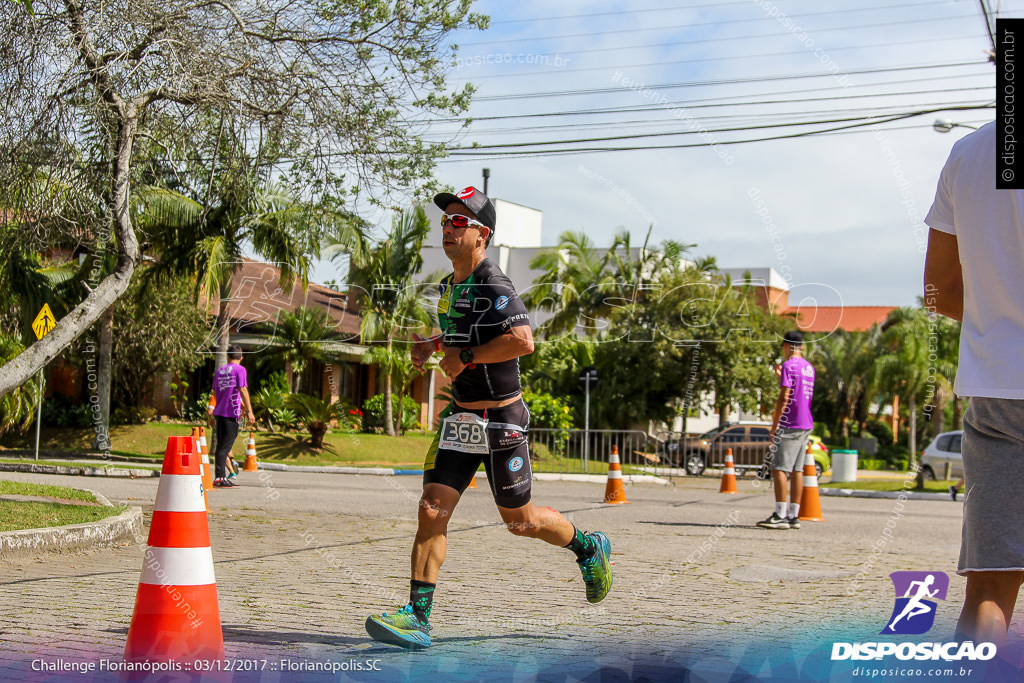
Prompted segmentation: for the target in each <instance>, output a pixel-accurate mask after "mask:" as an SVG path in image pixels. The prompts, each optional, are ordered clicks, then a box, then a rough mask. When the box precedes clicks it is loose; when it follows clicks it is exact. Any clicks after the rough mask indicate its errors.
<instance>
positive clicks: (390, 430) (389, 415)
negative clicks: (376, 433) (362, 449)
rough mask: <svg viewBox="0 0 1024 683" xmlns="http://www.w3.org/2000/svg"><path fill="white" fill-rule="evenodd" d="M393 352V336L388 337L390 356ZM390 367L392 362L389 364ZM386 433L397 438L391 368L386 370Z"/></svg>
mask: <svg viewBox="0 0 1024 683" xmlns="http://www.w3.org/2000/svg"><path fill="white" fill-rule="evenodd" d="M391 353H392V350H391V336H390V335H388V355H390V354H391ZM388 364H389V365H390V362H389V363H388ZM384 433H385V434H387V435H388V436H395V417H394V410H392V408H391V368H390V367H387V368H384Z"/></svg>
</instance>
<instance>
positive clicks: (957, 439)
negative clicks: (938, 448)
mask: <svg viewBox="0 0 1024 683" xmlns="http://www.w3.org/2000/svg"><path fill="white" fill-rule="evenodd" d="M961 441H962V438H961V435H960V434H954V435H953V436H952V437H951V441H950V442H949V448H948V449H947V450H949V451H952V452H953V453H959V452H960V445H961Z"/></svg>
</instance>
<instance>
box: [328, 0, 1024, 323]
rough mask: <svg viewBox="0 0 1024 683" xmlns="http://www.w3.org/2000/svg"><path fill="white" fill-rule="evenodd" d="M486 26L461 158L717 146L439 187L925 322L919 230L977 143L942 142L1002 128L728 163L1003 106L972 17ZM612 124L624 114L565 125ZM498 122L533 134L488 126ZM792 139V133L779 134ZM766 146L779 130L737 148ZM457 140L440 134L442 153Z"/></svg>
mask: <svg viewBox="0 0 1024 683" xmlns="http://www.w3.org/2000/svg"><path fill="white" fill-rule="evenodd" d="M474 11H476V12H481V13H484V14H488V15H490V17H491V22H492V23H491V27H490V28H488V30H486V31H483V32H480V31H463V32H460V33H459V34H457V35H456V36H454V42H455V43H457V44H458V45H459V51H458V58H459V62H458V64H457V65H456V66H455V67H454V68H453V69H452V72H451V77H452V82H453V83H456V84H461V83H464V82H467V81H469V82H472V83H474V84H475V85H476V86H477V93H476V96H475V99H474V104H473V106H472V109H471V111H470V116H472V117H474V119H475V120H474V122H473V123H472V124H471V125H470V126H469V127H468V128H467V129H465V131H464V132H462V133H461V134H459V136H458V137H457V142H458V143H459V144H461V145H470V144H472V143H474V142H476V143H479V144H480V145H484V146H486V145H495V144H510V143H515V144H520V143H536V142H543V141H554V142H559V143H560V144H558V145H554V146H552V148H554V149H564V148H567V147H578V146H583V143H578V144H577V145H566V144H564V141H565V140H571V139H582V138H607V137H613V136H627V135H637V134H640V133H659V134H661V135H659V136H657V137H647V138H641V139H632V140H621V141H614V142H613V141H603V142H595V143H587V146H605V147H606V146H635V147H647V146H652V145H654V146H661V145H674V144H675V145H678V144H687V143H700V142H705V143H707V142H713V143H718V145H719V146H717V147H709V146H704V147H693V148H684V149H661V150H652V149H638V150H635V151H617V152H598V153H588V154H572V155H554V156H551V155H548V156H525V157H516V158H501V157H500V153H501V152H502V151H505V152H507V151H520V150H530V151H532V152H535V151H536V150H538V149H541V148H540V147H528V148H523V147H513V148H504V149H486V148H485V149H481V150H479V152H483V153H486V154H489V155H490V156H489V157H471V158H467V157H464V156H453V157H451V158H450V159H449V160H446V161H445V162H443V163H442V164H440V165H439V167H438V169H437V172H436V177H437V178H438V179H439V180H440V181H441V182H443V183H446V184H450V185H451V186H453V187H456V188H461V187H463V186H465V185H468V184H475V185H477V186H478V187H480V186H482V179H481V169H482V168H484V167H487V168H489V169H490V172H491V179H490V188H489V190H490V191H489V194H490V195H491V196H492V197H499V198H502V199H506V200H508V201H512V202H516V203H520V204H525V205H527V206H531V207H534V208H537V209H541V210H543V212H544V243H545V244H554V243H556V241H557V238H558V235H559V233H560V232H561V231H563V230H584V231H586V232H587V233H588V234H589V235H590V236H591V237H592V238H593V239H594V240H595V242H596V243H597V244H599V245H603V244H607V243H609V242H610V240H611V237H612V235H613V234H614V233H615V231H616V230H618V229H620V228H622V227H624V228H627V229H629V230H630V231H631V232H632V233H633V234H634V235H635V236H636V238H635V239H636V240H639V239H640V238H642V236H643V234H644V233H645V232H646V230H647V227H648V225H649V224H650V223H652V222H653V224H654V228H653V238H654V240H655V241H660V240H663V239H675V240H680V241H683V242H685V243H691V244H696V245H697V246H696V247H695V248H694V249H693V252H692V253H693V254H694V255H695V256H703V255H713V256H715V257H716V258H717V259H718V262H719V265H720V266H722V267H726V268H735V267H763V266H773V267H775V268H776V270H780V269H781V268H782V267H783V266H785V267H786V269H787V270H788V272H789V273H790V274H791V275H792V278H793V283H794V284H804V283H822V284H826V285H828V286H829V287H831V288H834V290H835V291H836V292H837V294H836V295H835V296H834V300H828V301H821V303H823V304H832V305H835V304H847V305H909V304H912V303H914V301H915V298H916V296H917V295H918V293H919V290H920V287H921V285H920V282H921V274H922V267H923V259H924V254H923V249H922V240H923V236H924V235H925V227H924V226H923V223H922V222H921V221H922V220H923V218H924V215H925V213H926V212H927V210H928V208H929V206H930V205H931V201H932V197H933V195H934V189H935V182H936V180H937V178H938V173H939V171H940V169H941V167H942V164H943V162H944V160H945V158H946V156H947V154H948V153H949V150H950V148H951V146H952V144H953V143H954V142H955V141H956V139H958V138H959V137H961V136H962V135H963V134H965V133H968V132H970V131H969V130H968V129H966V128H955V129H954V130H953V131H952V132H951V133H948V134H939V133H936V132H935V131H934V130H933V129H932V122H933V121H934V120H935V119H936V118H939V117H943V118H948V119H950V120H952V121H955V122H960V123H965V124H970V125H979V124H981V123H983V122H985V121H988V120H990V119H991V118H992V110H980V111H951V112H943V113H937V114H929V115H923V116H917V117H914V118H908V119H905V120H902V121H898V122H890V123H882V124H879V125H878V126H877V128H876V129H871V128H863V129H860V130H857V131H855V132H848V133H843V134H833V135H828V136H811V137H803V138H795V139H785V140H775V141H765V142H751V143H747V144H737V145H722V143H724V142H727V141H730V140H736V139H749V138H756V137H770V136H777V135H779V134H785V133H796V132H805V131H808V130H811V129H813V128H822V127H825V126H826V125H847V124H849V123H852V121H844V122H842V123H833V124H819V125H817V126H808V125H806V123H807V122H808V121H821V120H839V119H857V118H861V119H862V117H865V116H869V115H876V116H878V115H887V114H894V113H902V112H910V111H917V110H922V109H931V108H939V107H946V106H956V105H969V104H980V103H983V102H986V101H991V99H992V98H993V97H994V87H993V85H994V67H993V66H992V65H989V64H986V62H985V59H986V56H985V54H984V51H985V50H986V49H988V48H989V45H990V43H989V39H988V36H987V34H986V30H985V25H984V23H983V20H982V18H981V12H980V10H979V7H978V3H977V2H976V1H974V0H947V1H938V2H935V1H929V2H923V1H921V0H908V1H907V2H896V1H895V0H865V2H863V3H857V4H855V5H854V6H852V7H851V4H850V3H842V2H837V1H834V0H826V1H815V2H810V1H807V0H804V1H801V2H792V1H786V0H780V1H779V2H770V1H769V0H741V1H738V2H735V1H723V2H708V0H664V1H663V2H652V1H651V0H640V1H639V2H635V3H624V2H579V1H576V2H571V1H570V2H561V3H551V2H536V1H529V0H528V1H525V2H515V3H510V2H498V1H497V0H481V1H480V2H477V3H476V4H475V6H474ZM1000 16H1005V17H1021V16H1024V0H1015V1H1011V2H1003V3H1002V7H1001V15H1000ZM944 65H947V66H944ZM952 65H957V66H952ZM911 67H927V68H911ZM626 86H632V89H630V88H629V87H626ZM668 86H673V87H668ZM595 109H614V110H615V111H613V112H610V113H586V114H576V115H572V116H568V115H561V116H556V115H554V114H558V113H564V112H570V111H573V112H581V111H593V110H595ZM526 114H532V115H542V116H532V117H522V115H526ZM499 116H500V117H520V118H502V119H490V118H489V117H499ZM801 123H803V124H804V125H795V124H801ZM777 124H789V125H787V126H785V127H781V128H779V127H776V128H763V126H767V125H777ZM751 127H762V128H755V129H752V130H725V129H743V128H748V129H749V128H751ZM692 129H695V130H697V131H698V132H696V133H690V134H686V135H680V134H678V133H680V132H685V131H689V130H692ZM457 130H459V125H458V124H457V123H454V122H434V123H432V124H431V126H430V128H429V133H428V135H427V137H428V138H431V139H448V138H449V137H450V136H452V135H453V134H454V133H455V132H456V131H457ZM701 130H704V131H707V132H705V133H703V134H701V133H700V132H699V131H701ZM673 133H674V134H673ZM669 134H672V135H669ZM780 244H781V245H782V246H781V248H780V247H779V245H780ZM324 272H325V269H319V270H318V271H317V275H318V276H320V278H321V279H323V278H324V277H329V276H330V275H326V274H323V273H324ZM517 284H519V285H520V286H521V287H522V286H525V285H526V284H527V283H517Z"/></svg>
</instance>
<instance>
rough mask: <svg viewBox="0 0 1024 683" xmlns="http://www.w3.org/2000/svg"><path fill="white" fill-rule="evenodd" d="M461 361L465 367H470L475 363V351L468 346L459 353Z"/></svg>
mask: <svg viewBox="0 0 1024 683" xmlns="http://www.w3.org/2000/svg"><path fill="white" fill-rule="evenodd" d="M459 360H461V361H462V364H463V365H469V364H470V363H472V362H473V349H471V348H469V347H468V346H467V347H466V348H464V349H462V350H461V351H459Z"/></svg>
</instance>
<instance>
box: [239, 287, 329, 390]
mask: <svg viewBox="0 0 1024 683" xmlns="http://www.w3.org/2000/svg"><path fill="white" fill-rule="evenodd" d="M255 330H256V331H263V332H265V333H266V334H267V337H266V343H267V352H268V353H269V354H270V355H280V356H281V357H282V358H284V360H285V362H286V363H290V364H291V366H292V386H291V391H292V393H298V392H299V391H300V390H301V380H302V376H303V373H304V372H305V371H306V368H308V367H309V366H310V365H312V363H313V362H314V361H320V362H321V363H322V362H326V361H329V360H330V359H331V354H330V352H329V351H328V350H327V348H326V345H325V343H326V342H329V341H332V340H341V339H344V338H347V335H344V334H342V333H340V332H338V331H337V326H336V325H335V324H334V322H333V321H331V319H330V318H329V317H328V315H327V314H326V313H324V312H323V311H322V310H320V309H318V308H310V307H308V306H299V307H298V308H296V309H295V310H294V311H279V312H278V314H277V321H276V322H274V323H261V324H260V325H259V326H257V327H256V328H255Z"/></svg>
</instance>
